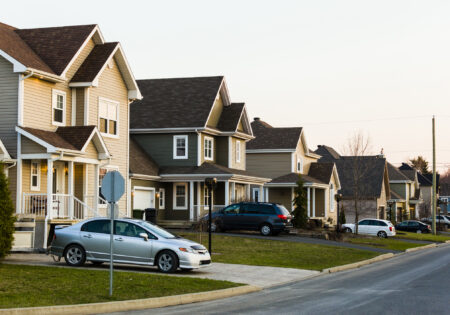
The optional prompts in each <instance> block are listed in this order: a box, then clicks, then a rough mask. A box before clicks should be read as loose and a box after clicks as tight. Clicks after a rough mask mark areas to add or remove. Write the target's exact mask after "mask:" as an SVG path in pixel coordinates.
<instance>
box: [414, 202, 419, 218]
mask: <svg viewBox="0 0 450 315" xmlns="http://www.w3.org/2000/svg"><path fill="white" fill-rule="evenodd" d="M414 214H415V216H416V217H415V218H416V219H419V211H417V203H416V204H415V205H414Z"/></svg>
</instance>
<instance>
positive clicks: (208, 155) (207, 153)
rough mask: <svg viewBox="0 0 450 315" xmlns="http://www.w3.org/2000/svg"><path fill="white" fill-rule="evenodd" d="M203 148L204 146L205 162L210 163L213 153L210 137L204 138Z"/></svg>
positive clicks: (212, 141) (212, 143) (212, 142)
mask: <svg viewBox="0 0 450 315" xmlns="http://www.w3.org/2000/svg"><path fill="white" fill-rule="evenodd" d="M203 146H204V156H205V160H209V161H212V160H213V151H214V139H213V138H211V137H205V140H204V144H203Z"/></svg>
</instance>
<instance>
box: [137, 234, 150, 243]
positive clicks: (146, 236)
mask: <svg viewBox="0 0 450 315" xmlns="http://www.w3.org/2000/svg"><path fill="white" fill-rule="evenodd" d="M139 237H142V238H143V239H144V240H145V241H146V242H147V241H148V234H147V233H139Z"/></svg>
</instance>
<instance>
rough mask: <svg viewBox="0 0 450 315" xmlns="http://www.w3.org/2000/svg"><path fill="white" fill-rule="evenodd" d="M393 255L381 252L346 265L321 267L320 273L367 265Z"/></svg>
mask: <svg viewBox="0 0 450 315" xmlns="http://www.w3.org/2000/svg"><path fill="white" fill-rule="evenodd" d="M394 256H395V255H394V254H393V253H387V254H383V255H380V256H377V257H374V258H370V259H366V260H363V261H358V262H355V263H351V264H347V265H342V266H337V267H332V268H327V269H323V270H322V273H333V272H338V271H344V270H349V269H355V268H358V267H361V266H365V265H369V264H371V263H374V262H377V261H382V260H385V259H389V258H392V257H394Z"/></svg>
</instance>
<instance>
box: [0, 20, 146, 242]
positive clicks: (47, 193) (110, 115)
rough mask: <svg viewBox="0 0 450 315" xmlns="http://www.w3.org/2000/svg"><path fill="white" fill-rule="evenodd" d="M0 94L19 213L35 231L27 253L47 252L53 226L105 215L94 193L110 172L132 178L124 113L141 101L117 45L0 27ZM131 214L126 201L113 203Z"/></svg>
mask: <svg viewBox="0 0 450 315" xmlns="http://www.w3.org/2000/svg"><path fill="white" fill-rule="evenodd" d="M0 90H1V91H2V93H0V112H1V113H2V114H1V115H0V140H1V141H2V142H3V146H4V148H5V149H6V150H7V151H8V152H9V159H10V160H13V161H14V163H15V164H13V167H10V168H9V169H8V175H9V180H10V183H11V190H12V191H11V193H12V195H13V197H14V199H15V206H16V213H17V215H18V216H19V218H21V219H32V220H34V222H36V228H35V231H34V232H35V235H34V236H33V240H34V244H31V247H35V248H42V247H44V248H45V247H46V245H47V235H48V234H49V232H50V233H51V231H52V228H53V226H54V225H55V224H61V223H69V224H70V223H73V222H76V221H78V220H81V219H85V218H87V217H92V216H97V215H104V214H106V207H105V201H104V200H103V198H102V197H101V195H100V190H99V185H100V183H101V179H102V177H103V176H104V175H105V174H106V173H107V172H108V171H111V170H117V171H119V172H120V173H121V174H122V175H123V177H124V178H128V173H129V172H128V169H129V161H128V145H129V137H128V130H129V117H128V113H129V105H130V103H131V102H132V101H134V100H136V99H141V95H140V92H139V88H138V86H137V84H136V82H135V80H134V78H133V74H132V72H131V70H130V68H129V65H128V62H127V60H126V58H125V55H124V53H123V51H122V48H121V46H120V44H119V43H108V42H105V40H104V38H103V36H102V34H101V32H100V30H99V28H98V26H97V25H81V26H68V27H51V28H36V29H17V28H14V27H11V26H9V25H5V24H1V23H0ZM5 156H6V155H5V154H3V159H5ZM0 157H2V155H0ZM127 183H128V181H127ZM127 191H128V192H129V187H128V186H127ZM128 206H129V193H128V194H125V195H124V196H123V197H122V198H121V200H120V201H119V207H120V209H121V211H122V213H124V214H126V213H127V214H129V207H128Z"/></svg>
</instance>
